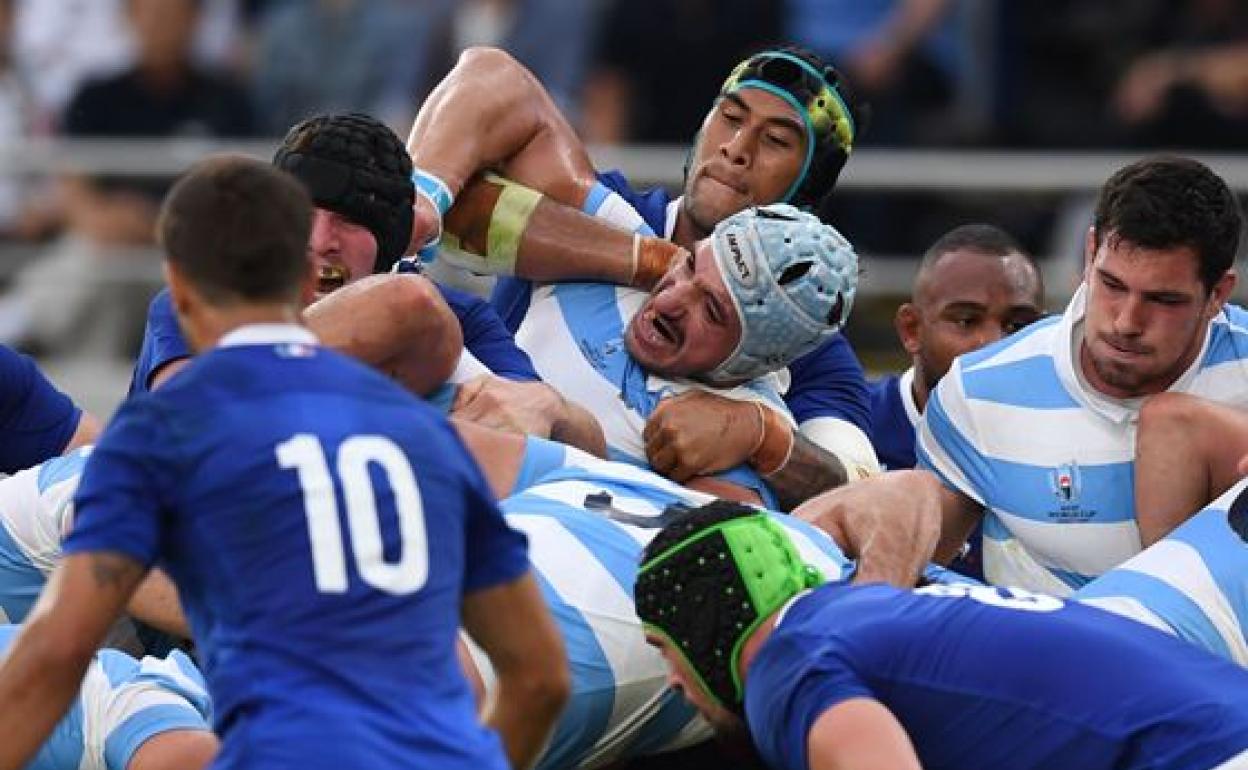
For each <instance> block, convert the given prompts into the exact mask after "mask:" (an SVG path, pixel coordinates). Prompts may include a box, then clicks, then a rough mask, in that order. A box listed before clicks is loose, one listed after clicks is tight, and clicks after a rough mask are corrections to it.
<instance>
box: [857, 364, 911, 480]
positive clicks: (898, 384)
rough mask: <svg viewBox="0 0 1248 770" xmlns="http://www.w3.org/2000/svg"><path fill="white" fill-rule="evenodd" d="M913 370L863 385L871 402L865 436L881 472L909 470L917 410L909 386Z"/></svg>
mask: <svg viewBox="0 0 1248 770" xmlns="http://www.w3.org/2000/svg"><path fill="white" fill-rule="evenodd" d="M913 381H914V369H907V370H906V371H905V372H904V373H903V374H900V375H892V376H889V377H885V378H884V379H881V380H873V381H872V382H869V383H867V390H868V392H869V393H870V398H871V430H870V431H869V432H868V433H867V435H868V436H869V437H870V438H871V445H872V446H874V447H875V454H876V456H878V457H879V458H880V465H881V466H882V467H883V468H884V470H893V471H895V470H901V469H903V468H913V467H914V466H915V464H916V462H917V460H916V459H915V456H914V434H915V430H916V429H917V427H918V424H919V409H918V407H917V406H916V405H915V403H914V396H913V395H912V393H911V390H910V384H911V383H912V382H913Z"/></svg>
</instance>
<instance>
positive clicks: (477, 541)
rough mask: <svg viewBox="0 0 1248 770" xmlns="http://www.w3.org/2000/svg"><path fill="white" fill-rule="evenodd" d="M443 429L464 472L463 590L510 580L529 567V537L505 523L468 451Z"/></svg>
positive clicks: (449, 432)
mask: <svg viewBox="0 0 1248 770" xmlns="http://www.w3.org/2000/svg"><path fill="white" fill-rule="evenodd" d="M443 430H444V431H445V433H446V435H447V437H448V438H449V439H450V440H451V441H452V442H454V444H455V445H456V446H457V447H458V448H459V454H460V462H461V463H462V465H463V466H464V471H465V478H464V509H465V512H466V515H467V517H468V522H467V526H466V527H465V532H464V539H465V549H464V593H471V592H473V591H478V590H481V589H483V588H490V587H492V586H496V585H500V584H502V583H508V582H511V581H512V580H515V579H516V578H518V577H520V576H521V575H523V574H524V573H525V572H526V571H528V569H529V541H528V538H526V537H525V536H524V534H523V533H521V532H517V531H516V530H514V529H512V528H511V527H510V526H508V525H507V520H506V519H504V518H503V512H502V511H500V510H499V509H498V503H496V502H495V501H494V495H493V494H492V493H491V492H490V488H489V485H488V484H486V481H485V477H484V476H482V475H481V470H480V469H479V468H478V467H477V464H476V462H475V461H474V460H473V459H472V456H471V455H469V454H468V450H467V449H465V448H464V445H463V444H462V443H461V442H460V440H459V437H458V436H457V435H455V432H454V431H453V430H452V429H451V428H450V427H449V426H446V427H444V428H443Z"/></svg>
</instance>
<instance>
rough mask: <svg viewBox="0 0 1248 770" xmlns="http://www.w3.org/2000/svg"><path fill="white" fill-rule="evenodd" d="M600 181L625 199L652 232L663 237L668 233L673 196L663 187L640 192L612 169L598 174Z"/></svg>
mask: <svg viewBox="0 0 1248 770" xmlns="http://www.w3.org/2000/svg"><path fill="white" fill-rule="evenodd" d="M598 181H599V183H601V184H602V185H603V186H604V187H606V188H607V189H608V190H610V191H611V192H613V193H615V194H616V195H618V196H620V197H621V198H623V199H624V202H625V203H627V204H628V205H630V206H632V207H633V209H634V210H635V211H636V212H637V213H638V214H640V215H641V218H642V219H644V220H646V224H647V225H649V226H650V230H651V231H653V232H655V233H657V234H658V235H663V234H664V233H666V232H667V227H666V225H667V204H668V203H670V202H671V200H672V196H671V194H670V193H668V191H667V190H666V189H664V188H662V187H651V188H649V189H647V190H642V191H640V192H638V191H637V190H634V189H633V187H632V185H630V184H629V183H628V180H627V179H626V178H624V175H623V174H621V173H620V172H619V171H617V170H615V169H612V170H611V171H604V172H600V173H599V174H598Z"/></svg>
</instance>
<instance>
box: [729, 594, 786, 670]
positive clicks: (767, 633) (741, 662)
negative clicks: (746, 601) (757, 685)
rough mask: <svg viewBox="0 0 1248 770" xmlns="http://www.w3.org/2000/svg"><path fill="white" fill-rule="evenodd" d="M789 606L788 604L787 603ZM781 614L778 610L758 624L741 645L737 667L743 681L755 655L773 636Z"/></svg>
mask: <svg viewBox="0 0 1248 770" xmlns="http://www.w3.org/2000/svg"><path fill="white" fill-rule="evenodd" d="M785 606H788V605H785ZM779 616H780V611H779V610H777V611H775V612H773V613H771V615H770V616H769V617H768V618H767V619H766V620H764V621H763V622H762V623H759V624H758V627H757V628H755V629H754V630H753V631H751V632H750V635H749V636H748V637H746V640H745V643H744V644H742V645H741V655H740V656H739V657H738V658H737V668H738V669H739V670H740V674H741V681H743V682H744V681H745V677H746V675H747V674H749V672H750V666H751V665H753V663H754V656H755V655H757V654H758V651H759V650H760V649H762V647H763V643H764V642H766V641H767V640H768V639H769V638H770V637H771V632H772V631H773V630H775V628H776V620H777V619H778V618H779Z"/></svg>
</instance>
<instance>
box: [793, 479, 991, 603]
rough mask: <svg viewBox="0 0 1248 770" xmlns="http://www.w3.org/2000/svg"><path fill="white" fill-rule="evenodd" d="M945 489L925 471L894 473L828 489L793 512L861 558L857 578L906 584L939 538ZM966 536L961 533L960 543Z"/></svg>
mask: <svg viewBox="0 0 1248 770" xmlns="http://www.w3.org/2000/svg"><path fill="white" fill-rule="evenodd" d="M943 492H944V487H943V486H942V485H941V483H940V481H939V480H938V479H937V478H936V477H935V476H934V475H932V474H931V473H928V472H927V471H892V472H890V473H885V474H882V475H879V476H872V477H870V478H867V479H863V480H861V481H856V482H854V483H852V484H848V485H846V486H843V487H840V488H839V489H834V490H832V491H831V492H827V493H824V494H822V495H820V496H819V497H816V498H814V499H813V500H811V501H809V502H807V503H805V504H804V505H802V506H801V507H799V508H798V509H797V510H795V511H794V512H793V515H794V516H796V517H798V518H800V519H803V520H805V521H808V522H810V523H811V524H814V525H815V526H817V527H819V528H820V529H822V530H824V531H825V532H827V533H828V534H830V535H831V536H832V538H833V539H834V540H836V542H837V543H838V544H839V545H840V546H841V548H842V549H844V551H845V553H846V554H847V555H848V556H851V557H853V558H856V559H857V560H858V571H857V572H856V573H855V575H854V582H857V583H872V582H885V583H891V584H892V585H895V586H898V587H902V588H907V587H912V586H914V584H915V582H916V581H917V580H918V578H919V575H920V574H921V573H922V571H923V567H924V566H925V565H926V564H927V562H928V561H930V560H931V559H932V554H933V552H934V550H935V549H936V547H937V543H938V542H939V541H940V537H941V521H942V518H941V517H942V509H941V506H942V502H943V500H944V498H943V497H942V494H943ZM967 531H968V532H969V528H968V530H967ZM965 539H966V535H965V534H963V536H962V540H959V541H958V544H959V545H961V542H962V541H963V540H965ZM950 557H952V554H950Z"/></svg>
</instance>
